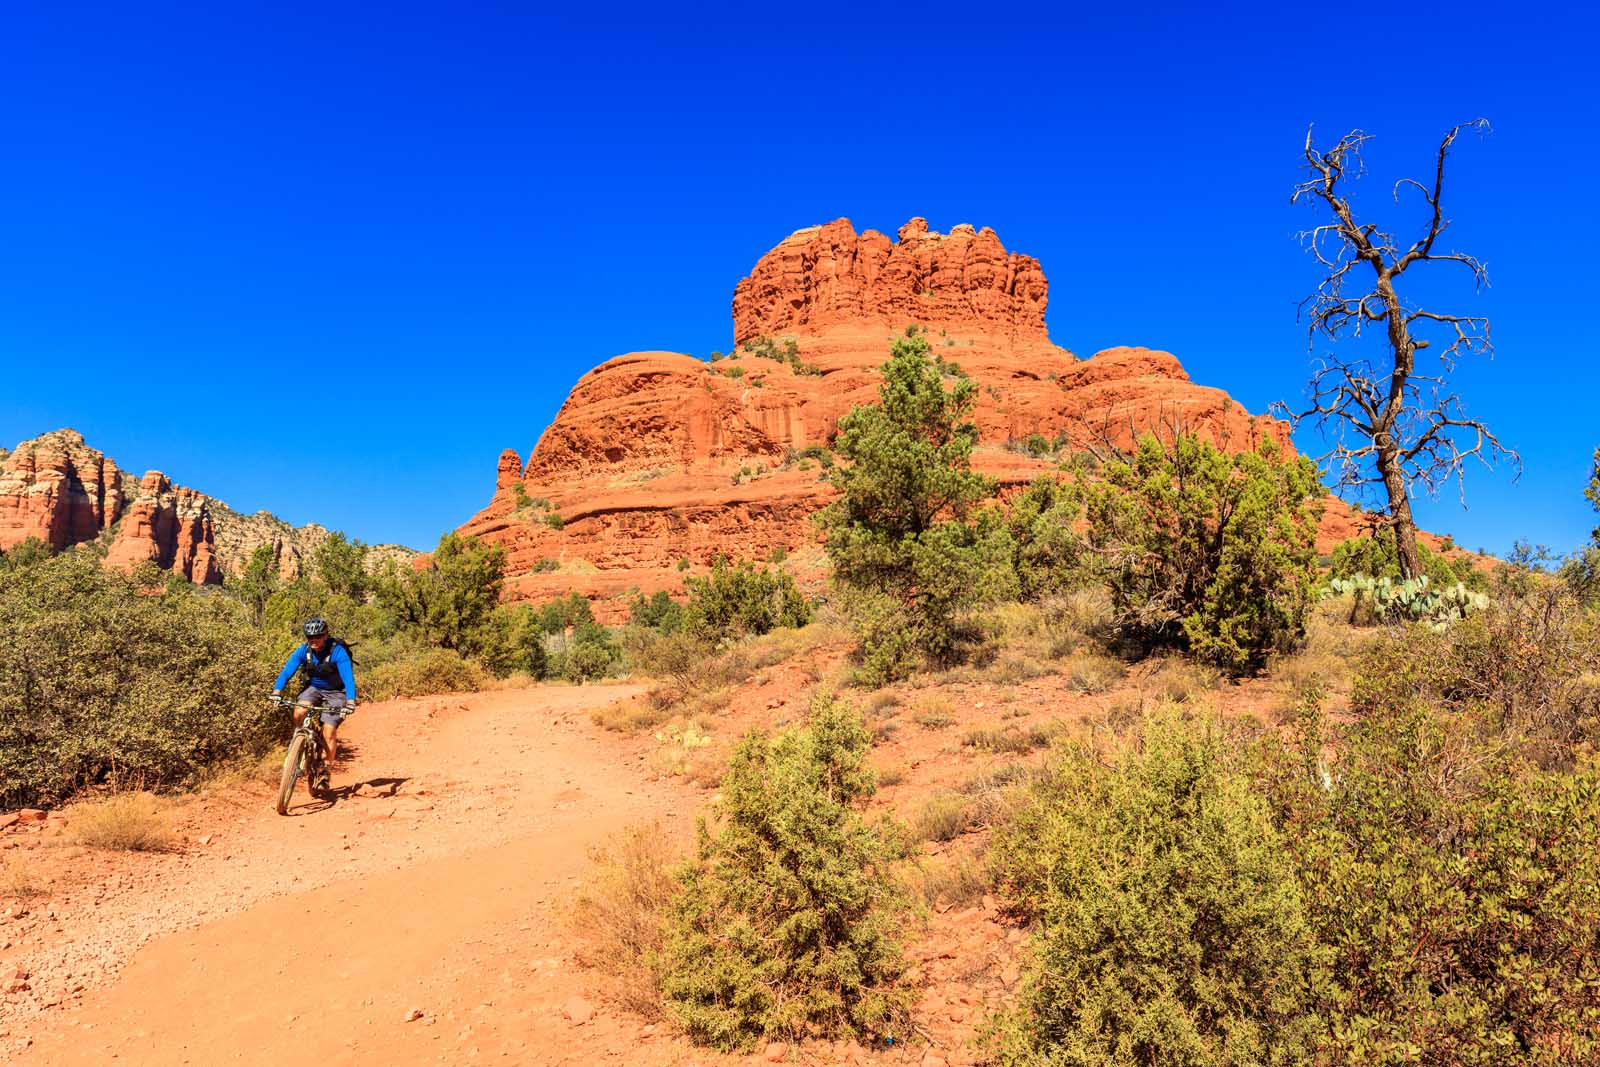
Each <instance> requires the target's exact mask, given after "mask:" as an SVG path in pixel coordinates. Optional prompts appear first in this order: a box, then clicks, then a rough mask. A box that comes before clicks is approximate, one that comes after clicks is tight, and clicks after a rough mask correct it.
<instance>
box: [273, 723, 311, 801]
mask: <svg viewBox="0 0 1600 1067" xmlns="http://www.w3.org/2000/svg"><path fill="white" fill-rule="evenodd" d="M305 744H306V738H305V735H304V734H295V735H294V737H292V738H291V739H290V740H289V753H288V755H286V756H284V757H283V777H282V779H280V780H279V782H278V814H279V815H285V814H287V813H288V811H289V797H290V796H291V795H292V794H293V793H294V780H295V779H296V778H297V777H299V775H300V754H301V751H302V750H303V749H304V748H305Z"/></svg>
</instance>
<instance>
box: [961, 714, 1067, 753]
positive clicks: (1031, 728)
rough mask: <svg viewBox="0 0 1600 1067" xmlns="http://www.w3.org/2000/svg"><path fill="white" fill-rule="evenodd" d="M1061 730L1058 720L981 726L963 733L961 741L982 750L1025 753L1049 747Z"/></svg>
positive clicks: (969, 746) (967, 745)
mask: <svg viewBox="0 0 1600 1067" xmlns="http://www.w3.org/2000/svg"><path fill="white" fill-rule="evenodd" d="M1060 732H1061V725H1060V724H1059V723H1056V722H1046V723H1035V724H1031V725H1017V724H1015V723H1012V724H1010V725H1006V726H1000V727H994V726H979V727H975V728H973V729H971V730H968V731H967V732H966V733H965V734H962V735H961V743H962V744H963V745H965V746H966V747H968V748H975V749H978V750H979V751H980V752H1009V753H1023V752H1032V751H1033V750H1034V749H1036V748H1046V747H1048V746H1049V744H1050V742H1051V740H1052V739H1053V738H1054V737H1055V736H1056V735H1057V734H1059V733H1060Z"/></svg>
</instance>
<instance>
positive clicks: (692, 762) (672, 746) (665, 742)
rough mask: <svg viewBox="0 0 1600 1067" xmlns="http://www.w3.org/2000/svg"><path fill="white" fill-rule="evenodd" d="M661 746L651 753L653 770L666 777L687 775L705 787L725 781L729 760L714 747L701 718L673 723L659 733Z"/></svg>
mask: <svg viewBox="0 0 1600 1067" xmlns="http://www.w3.org/2000/svg"><path fill="white" fill-rule="evenodd" d="M656 740H657V741H660V742H661V746H660V747H659V748H657V749H656V750H655V751H654V752H652V753H650V760H649V764H650V769H651V770H652V771H654V772H655V773H656V774H657V775H658V776H660V777H663V778H669V777H676V778H687V779H689V780H690V781H691V782H693V783H694V784H695V785H698V786H700V787H701V788H703V789H709V788H710V787H712V786H714V785H716V784H717V783H719V782H721V781H722V774H723V772H724V771H725V770H726V769H727V760H726V759H725V757H724V756H723V755H722V753H721V752H718V751H717V750H716V749H715V748H713V746H712V742H711V734H710V731H709V730H708V729H707V727H706V724H705V720H704V719H702V718H700V717H698V716H697V717H695V718H692V719H690V720H689V721H688V722H686V723H682V724H679V723H671V724H669V725H668V726H667V727H666V728H665V729H663V730H661V731H659V732H658V733H657V734H656Z"/></svg>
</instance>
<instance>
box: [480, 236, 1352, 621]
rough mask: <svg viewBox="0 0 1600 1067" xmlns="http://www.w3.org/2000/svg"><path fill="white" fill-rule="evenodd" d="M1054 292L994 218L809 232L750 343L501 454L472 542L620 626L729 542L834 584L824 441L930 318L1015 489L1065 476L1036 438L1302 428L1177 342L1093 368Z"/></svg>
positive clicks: (660, 378) (629, 363)
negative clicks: (1010, 246)
mask: <svg viewBox="0 0 1600 1067" xmlns="http://www.w3.org/2000/svg"><path fill="white" fill-rule="evenodd" d="M1049 292H1050V286H1049V282H1048V281H1047V280H1046V278H1045V274H1044V271H1043V269H1042V268H1041V267H1040V265H1039V263H1038V261H1037V260H1035V259H1033V258H1032V257H1030V256H1026V255H1022V254H1020V253H1015V252H1008V251H1006V249H1005V246H1004V245H1002V244H1001V243H1000V238H999V237H998V236H997V235H996V234H995V232H994V231H993V230H991V229H988V228H984V229H981V230H978V229H974V228H973V227H971V226H968V225H960V226H955V227H953V228H952V229H951V231H950V232H949V233H948V234H941V233H935V232H933V231H930V230H929V229H928V225H927V222H926V221H925V220H923V219H920V218H915V219H912V220H911V221H910V222H908V223H906V225H904V226H902V227H901V228H900V231H899V234H898V236H897V239H896V240H890V239H889V238H888V237H887V236H885V235H884V234H881V233H878V232H877V231H875V230H866V231H864V232H862V233H857V232H856V230H855V228H854V227H853V226H852V225H851V224H850V221H849V220H848V219H837V220H835V221H833V222H830V223H826V224H824V225H821V226H809V227H807V228H805V229H803V230H797V231H796V232H795V233H793V234H791V235H789V236H788V237H787V238H785V239H784V240H783V241H782V242H781V243H779V245H778V246H777V247H776V248H774V249H772V251H770V252H768V253H767V254H766V255H764V256H762V257H761V259H760V260H759V261H758V262H757V263H756V265H755V267H754V268H753V269H752V270H751V271H750V274H749V276H747V277H746V278H744V279H743V280H741V281H740V282H739V283H738V285H737V286H736V287H735V289H734V294H733V336H734V341H735V343H736V345H737V346H738V348H737V350H736V352H735V353H732V354H730V356H729V357H728V358H724V359H721V360H717V361H714V362H707V361H705V360H701V359H696V358H694V357H692V356H687V355H682V354H678V353H673V352H634V353H630V354H628V355H622V356H618V357H616V358H615V359H611V360H608V361H607V362H605V363H603V364H601V365H600V366H598V367H596V368H595V369H594V370H592V371H590V372H589V373H588V374H586V375H584V376H583V377H582V378H581V379H579V381H578V383H577V385H576V386H574V387H573V389H572V392H571V394H570V395H569V396H568V397H567V400H566V402H565V403H564V404H563V405H562V407H561V410H560V411H559V412H558V413H557V415H556V419H555V421H554V422H553V423H552V424H551V425H550V427H549V428H548V429H547V430H545V432H544V434H543V435H542V436H541V437H540V439H539V442H538V444H537V445H536V447H535V448H534V449H533V452H532V454H531V455H530V456H529V457H528V460H527V462H526V463H524V462H523V461H522V458H521V456H520V455H519V454H518V453H517V452H516V451H514V450H510V449H508V450H507V451H506V452H504V453H503V454H502V455H501V456H500V460H499V465H498V469H497V472H496V480H495V492H494V496H493V498H492V499H491V500H490V501H489V503H488V505H487V506H486V507H485V508H484V509H483V510H482V511H480V512H479V513H478V514H477V515H475V516H473V518H472V519H471V520H470V521H468V522H467V523H466V524H465V525H464V526H462V527H461V529H460V532H461V533H464V534H470V535H473V536H477V537H481V538H483V539H484V540H486V541H489V542H491V543H495V544H500V545H503V546H505V548H506V550H507V559H508V567H507V573H508V581H507V596H508V597H509V598H511V599H521V600H542V599H545V598H548V597H552V596H559V595H565V594H567V593H569V592H573V591H577V592H581V593H583V594H585V595H587V596H589V597H590V598H591V599H594V600H595V601H596V605H595V606H596V611H597V614H599V615H600V617H601V618H602V619H617V618H620V617H621V616H622V615H623V614H625V611H626V607H625V604H624V602H623V600H622V599H621V598H622V597H623V595H624V594H626V593H627V591H628V590H630V589H638V590H640V591H641V592H645V593H649V592H652V591H654V590H657V589H667V590H671V591H676V590H677V589H679V588H680V586H681V582H682V576H683V572H684V571H690V572H698V571H702V570H703V569H704V568H705V567H707V566H708V565H709V563H710V561H711V559H712V558H713V557H714V556H715V555H717V554H719V553H725V554H727V555H730V556H734V557H747V558H753V559H764V558H766V557H768V556H769V555H770V554H771V553H772V551H773V550H774V549H776V548H779V547H782V548H783V549H784V550H785V551H786V552H787V553H789V554H790V555H792V556H794V557H795V561H794V562H795V566H796V568H797V569H798V570H799V571H800V573H801V574H802V576H803V577H804V576H805V575H806V574H808V573H809V574H811V575H812V576H815V575H818V574H820V573H821V572H822V570H823V567H822V561H821V554H820V551H819V550H818V549H817V547H816V542H817V537H816V531H815V529H814V528H813V524H812V522H811V516H812V515H813V514H814V513H815V512H816V510H817V509H818V508H819V507H821V506H822V505H823V504H825V503H826V502H827V501H828V500H829V499H830V498H831V495H832V491H831V489H830V487H829V486H828V485H827V483H826V482H825V481H824V480H822V478H821V474H822V470H821V463H820V460H819V458H818V457H816V456H815V455H811V456H808V455H806V451H807V450H808V449H813V448H815V447H820V448H826V447H827V445H828V443H829V441H830V440H831V438H832V436H833V434H834V432H835V429H836V428H837V426H838V422H839V419H840V418H841V417H842V416H843V415H845V414H846V413H847V412H849V410H850V409H851V408H852V407H854V406H855V405H858V404H868V403H873V402H875V401H876V399H877V387H878V382H879V373H878V368H879V367H880V366H881V365H882V364H883V363H884V361H885V360H886V359H887V358H888V354H889V346H890V344H891V342H892V341H893V340H894V338H895V337H896V336H899V335H901V334H903V333H904V331H905V330H906V328H907V327H908V326H912V325H915V326H917V327H919V328H921V329H922V330H924V331H925V332H926V335H927V337H928V340H929V342H930V344H931V345H932V349H933V353H934V354H935V355H936V356H938V357H940V358H941V359H942V360H945V361H947V362H949V363H953V364H956V365H958V366H959V367H960V368H961V370H962V372H964V373H966V374H967V375H969V376H970V377H971V378H972V379H973V380H974V381H975V383H976V384H977V385H978V387H979V388H978V391H977V405H976V413H975V419H976V422H977V424H978V427H979V430H980V433H981V440H980V444H979V447H978V449H977V450H976V451H975V453H974V459H973V462H974V466H975V467H976V468H978V469H979V470H982V471H984V472H986V473H989V474H992V475H994V476H996V477H998V478H1000V479H1001V481H1002V483H1003V484H1008V485H1016V484H1021V483H1023V482H1026V481H1028V480H1030V479H1032V478H1033V477H1035V476H1036V475H1038V474H1039V473H1041V472H1043V471H1047V470H1050V469H1052V468H1053V467H1054V466H1055V463H1056V461H1055V460H1053V459H1051V458H1048V457H1045V458H1035V457H1032V456H1029V455H1028V454H1027V452H1026V450H1025V449H1023V448H1021V447H1019V444H1020V443H1021V442H1025V441H1026V440H1027V439H1029V438H1030V437H1031V436H1032V435H1035V434H1037V435H1040V436H1042V437H1044V438H1045V439H1047V440H1048V441H1050V442H1052V443H1057V442H1061V443H1064V444H1065V445H1066V446H1067V447H1068V448H1075V447H1082V446H1086V445H1089V444H1092V443H1095V442H1097V441H1106V440H1109V441H1110V442H1112V443H1115V444H1118V445H1126V444H1128V443H1129V442H1131V440H1132V439H1133V438H1134V437H1135V436H1136V435H1137V434H1138V433H1139V432H1141V431H1143V430H1146V429H1151V430H1155V431H1157V432H1158V433H1161V434H1164V435H1170V433H1171V432H1172V430H1173V429H1174V428H1175V427H1185V428H1189V429H1193V430H1196V431H1198V432H1199V433H1201V434H1203V435H1205V436H1207V437H1209V438H1211V439H1212V440H1215V441H1217V442H1219V443H1221V444H1222V445H1223V446H1224V447H1227V448H1230V449H1241V448H1249V447H1253V446H1254V445H1255V444H1256V443H1257V442H1258V441H1260V440H1262V439H1263V438H1272V439H1274V440H1277V441H1279V442H1280V443H1282V444H1284V445H1285V446H1287V445H1288V441H1289V434H1288V427H1287V426H1286V425H1285V424H1284V423H1282V422H1280V421H1278V420H1276V419H1273V418H1270V417H1266V416H1256V415H1251V414H1250V413H1248V412H1246V411H1245V410H1244V409H1243V408H1242V407H1241V406H1240V405H1239V404H1237V403H1236V402H1234V401H1233V400H1232V399H1230V398H1229V396H1228V394H1227V393H1225V392H1223V391H1222V390H1220V389H1214V388H1210V387H1208V386H1202V385H1197V384H1195V383H1194V382H1192V381H1190V380H1189V376H1188V375H1187V374H1186V373H1184V370H1183V367H1182V366H1181V365H1180V364H1179V362H1178V360H1177V359H1176V358H1175V357H1173V356H1172V355H1170V354H1168V353H1166V352H1159V351H1154V350H1151V349H1147V348H1112V349H1107V350H1106V351H1103V352H1098V353H1096V354H1095V355H1094V356H1092V357H1090V358H1088V359H1079V358H1077V357H1076V356H1074V355H1073V354H1072V353H1071V352H1069V351H1067V350H1066V349H1064V348H1061V347H1059V346H1057V345H1056V344H1054V343H1053V342H1052V341H1051V340H1050V336H1049V333H1048V331H1047V330H1046V328H1045V321H1044V316H1045V309H1046V307H1047V306H1048V304H1049ZM791 344H792V349H791V347H790V345H791ZM791 352H792V355H791ZM1335 511H1337V512H1339V513H1342V514H1344V515H1347V514H1348V513H1347V512H1346V511H1344V509H1342V508H1336V509H1335Z"/></svg>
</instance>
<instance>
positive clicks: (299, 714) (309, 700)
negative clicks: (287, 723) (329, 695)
mask: <svg viewBox="0 0 1600 1067" xmlns="http://www.w3.org/2000/svg"><path fill="white" fill-rule="evenodd" d="M320 693H321V690H319V689H318V688H317V687H316V686H314V685H308V686H306V687H305V688H304V689H302V690H300V695H299V696H297V697H295V698H294V702H295V703H296V704H299V705H300V707H298V708H295V709H294V724H295V725H296V726H299V725H300V723H301V722H302V721H304V719H305V717H306V716H307V715H310V714H311V709H310V707H309V705H313V704H316V703H317V697H318V695H319V694H320Z"/></svg>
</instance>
